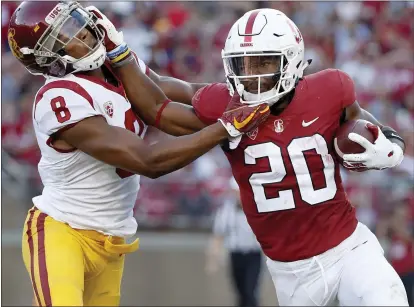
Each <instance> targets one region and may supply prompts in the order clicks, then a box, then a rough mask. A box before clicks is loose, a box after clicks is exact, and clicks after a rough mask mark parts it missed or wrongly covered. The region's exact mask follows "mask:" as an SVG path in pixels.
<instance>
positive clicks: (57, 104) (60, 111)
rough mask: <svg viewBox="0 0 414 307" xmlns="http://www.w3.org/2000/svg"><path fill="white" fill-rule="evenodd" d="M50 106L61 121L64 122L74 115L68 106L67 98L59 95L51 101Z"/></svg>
mask: <svg viewBox="0 0 414 307" xmlns="http://www.w3.org/2000/svg"><path fill="white" fill-rule="evenodd" d="M50 106H51V107H52V110H53V112H55V115H56V118H57V120H58V122H59V123H64V122H66V121H68V120H69V119H70V117H71V116H72V115H71V114H70V111H69V109H68V108H67V107H66V102H65V98H63V97H62V96H58V97H55V98H53V99H52V100H51V101H50Z"/></svg>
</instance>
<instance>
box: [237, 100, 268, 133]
mask: <svg viewBox="0 0 414 307" xmlns="http://www.w3.org/2000/svg"><path fill="white" fill-rule="evenodd" d="M260 107H261V106H258V107H257V108H256V109H255V110H254V111H253V112H252V113H251V114H250V115H249V116H248V117H247V118H246V119H245V120H243V121H242V122H241V123H240V122H239V121H238V120H237V119H235V118H234V119H233V125H234V127H235V128H236V129H237V130H240V129H243V128H244V127H245V126H246V125H247V124H248V123H249V122H250V121H251V120H252V118H253V116H254V115H255V114H256V113H257V111H258V110H259V109H260ZM269 109H270V108H269V106H266V108H264V109H263V110H262V111H259V113H261V114H263V113H265V112H267V111H268V110H269Z"/></svg>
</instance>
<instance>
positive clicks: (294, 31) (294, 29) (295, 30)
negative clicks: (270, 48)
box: [286, 19, 302, 44]
mask: <svg viewBox="0 0 414 307" xmlns="http://www.w3.org/2000/svg"><path fill="white" fill-rule="evenodd" d="M286 22H287V24H288V25H289V27H290V29H291V30H292V32H293V35H294V36H295V39H296V42H297V43H298V44H299V43H300V41H301V40H302V34H300V31H299V29H298V28H296V26H295V25H294V24H293V23H292V22H291V21H290V20H289V19H287V20H286Z"/></svg>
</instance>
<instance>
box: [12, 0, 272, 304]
mask: <svg viewBox="0 0 414 307" xmlns="http://www.w3.org/2000/svg"><path fill="white" fill-rule="evenodd" d="M96 19H97V18H96V16H95V15H94V14H92V13H90V12H89V11H87V10H85V9H84V8H82V7H81V6H80V5H79V4H78V3H76V2H62V3H56V2H42V3H41V4H40V3H38V2H34V1H27V2H23V3H22V4H20V6H19V7H18V8H17V9H16V11H15V12H14V14H13V15H12V17H11V19H10V24H9V29H8V42H9V46H10V48H11V50H12V53H13V55H14V56H15V57H16V58H17V59H18V60H19V61H20V62H21V63H22V64H23V65H24V66H25V67H26V68H27V70H28V71H29V72H30V73H32V74H37V75H44V76H45V77H46V82H45V84H44V85H43V86H42V87H41V88H40V90H39V91H38V92H37V94H36V97H35V101H34V105H33V125H34V129H35V132H36V137H37V141H38V144H39V147H40V150H41V154H42V158H41V160H40V162H39V166H38V168H39V173H40V176H41V179H42V182H43V185H44V189H43V192H42V195H40V196H38V197H35V198H34V199H33V203H34V207H33V208H32V209H31V210H30V211H29V213H28V216H27V219H26V222H25V227H24V233H23V239H22V249H23V258H24V262H25V265H26V268H27V270H28V272H29V275H30V278H31V281H32V285H33V290H34V295H35V299H36V302H37V304H38V305H39V306H52V305H56V306H80V305H92V306H98V305H106V306H111V305H118V304H119V299H120V285H121V278H122V272H123V266H124V255H125V254H126V253H130V252H133V251H135V250H136V249H137V248H138V241H137V240H136V241H134V242H132V243H126V242H125V238H127V237H128V236H132V235H134V234H135V232H136V229H137V223H136V221H135V219H134V217H133V206H134V203H135V200H136V197H137V192H138V190H139V176H137V174H138V175H145V176H148V177H151V178H155V177H158V176H161V175H163V174H166V173H169V172H172V171H174V170H176V169H178V168H180V167H183V166H185V165H187V164H189V163H190V162H192V161H193V160H195V159H196V158H197V157H199V156H200V155H202V154H204V153H205V152H207V151H208V150H210V149H211V148H213V147H214V146H216V145H217V144H219V143H220V142H222V141H224V140H226V139H227V138H229V137H236V136H239V135H240V134H241V133H244V132H248V131H249V130H250V129H254V128H255V127H256V126H257V125H258V124H259V123H260V122H261V121H263V120H264V119H266V117H267V116H268V115H269V107H268V106H267V105H259V106H255V107H251V106H243V105H241V104H240V97H238V96H237V95H235V99H234V103H231V105H230V106H229V107H228V108H227V112H225V114H224V115H223V116H222V117H221V118H220V120H219V121H218V122H217V123H216V124H215V125H213V126H210V127H207V128H205V129H203V130H202V131H200V132H197V133H195V134H192V135H189V136H186V137H181V138H177V139H174V140H169V141H165V142H160V143H157V144H154V145H148V144H146V143H145V142H144V141H143V140H142V138H143V137H144V134H145V130H146V127H147V126H146V123H145V121H144V120H141V118H140V117H139V116H138V115H137V114H136V113H135V112H134V111H133V110H132V109H131V104H130V103H129V101H128V99H127V98H126V95H125V92H124V89H123V86H122V84H121V82H119V80H118V79H117V77H116V76H115V75H114V74H113V73H112V68H111V65H112V66H122V65H123V63H128V59H130V58H131V57H132V55H131V51H130V50H129V49H128V48H127V46H126V45H125V44H121V45H118V46H112V47H111V45H110V44H108V42H107V41H106V42H105V45H104V38H105V37H109V35H108V34H107V35H106V36H105V34H104V32H102V30H104V31H105V29H103V28H100V29H99V28H98V25H97V22H96V21H97V20H96ZM105 47H106V48H107V49H108V50H107V49H106V48H105ZM107 57H108V58H109V60H110V61H107V60H106V58H107ZM146 79H148V78H146ZM148 81H149V82H145V83H144V84H142V85H139V90H140V91H139V93H140V96H139V99H142V100H145V101H146V102H147V103H153V104H154V105H159V106H160V108H162V109H165V112H164V113H163V115H162V117H163V120H162V122H163V125H162V128H163V129H166V130H170V131H171V132H174V131H177V129H178V131H182V129H186V128H185V127H184V128H183V127H181V126H179V127H178V128H177V127H176V126H175V125H176V124H175V123H178V122H179V116H180V113H179V112H177V110H179V109H180V108H182V107H184V106H180V104H175V103H171V104H168V106H167V104H165V103H164V101H168V99H167V98H166V96H165V95H164V94H162V92H161V91H160V90H159V89H158V88H157V86H156V85H155V84H154V83H153V82H152V81H150V80H149V79H148ZM154 92H156V93H160V92H161V94H162V95H154V94H153V93H154ZM135 98H136V97H135ZM184 108H185V107H184ZM169 110H172V112H169ZM147 123H149V124H154V122H151V121H150V122H147ZM196 124H197V123H196ZM200 124H201V123H200ZM167 127H169V128H167Z"/></svg>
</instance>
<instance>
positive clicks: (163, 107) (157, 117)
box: [154, 99, 171, 128]
mask: <svg viewBox="0 0 414 307" xmlns="http://www.w3.org/2000/svg"><path fill="white" fill-rule="evenodd" d="M170 102H171V100H170V99H167V100H165V101H164V102H163V104H162V106H161V108H160V109H159V110H158V112H157V116H156V117H155V124H154V127H155V128H158V127H159V124H160V120H161V113H162V111H164V109H165V107H166V106H167V104H169V103H170Z"/></svg>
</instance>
